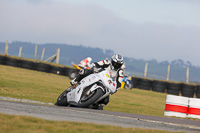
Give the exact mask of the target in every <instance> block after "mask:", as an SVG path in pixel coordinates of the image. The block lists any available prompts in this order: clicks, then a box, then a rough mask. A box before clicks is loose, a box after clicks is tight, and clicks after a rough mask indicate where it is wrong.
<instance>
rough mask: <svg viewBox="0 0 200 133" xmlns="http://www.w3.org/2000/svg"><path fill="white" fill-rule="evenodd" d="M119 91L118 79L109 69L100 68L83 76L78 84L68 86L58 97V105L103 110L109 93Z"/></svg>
mask: <svg viewBox="0 0 200 133" xmlns="http://www.w3.org/2000/svg"><path fill="white" fill-rule="evenodd" d="M116 91H117V84H116V81H114V80H113V78H112V77H111V75H110V73H109V71H108V70H107V69H100V70H99V72H98V73H93V74H90V75H88V76H86V77H85V78H83V79H82V80H81V81H80V82H79V83H78V84H77V85H75V86H70V87H69V88H67V89H66V90H65V91H64V92H63V93H62V94H61V95H60V96H59V97H58V99H57V102H56V103H55V105H57V106H72V107H80V108H92V109H100V110H103V106H104V105H107V104H108V102H109V95H110V94H114V93H115V92H116Z"/></svg>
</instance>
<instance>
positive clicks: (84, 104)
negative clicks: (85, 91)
mask: <svg viewBox="0 0 200 133" xmlns="http://www.w3.org/2000/svg"><path fill="white" fill-rule="evenodd" d="M102 95H103V90H102V89H101V88H97V89H96V90H94V92H92V94H91V95H89V97H88V99H86V100H85V97H84V98H82V99H81V100H80V102H79V103H78V104H77V107H80V108H88V107H89V106H90V105H92V104H94V103H95V102H96V100H98V99H99V98H100V97H101V96H102Z"/></svg>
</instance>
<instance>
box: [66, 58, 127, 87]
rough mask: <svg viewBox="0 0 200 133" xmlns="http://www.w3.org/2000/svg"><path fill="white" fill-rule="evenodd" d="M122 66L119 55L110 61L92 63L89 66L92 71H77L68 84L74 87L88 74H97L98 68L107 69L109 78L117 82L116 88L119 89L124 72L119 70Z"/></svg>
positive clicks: (122, 62) (121, 59) (122, 61)
mask: <svg viewBox="0 0 200 133" xmlns="http://www.w3.org/2000/svg"><path fill="white" fill-rule="evenodd" d="M123 64H124V60H123V57H122V56H121V55H119V54H114V55H113V56H112V57H111V61H109V60H108V59H106V60H102V61H99V62H95V63H93V64H92V65H91V66H92V67H91V68H92V69H81V70H80V71H79V74H78V75H77V76H76V78H74V79H73V80H71V82H70V84H71V85H72V86H74V85H76V84H77V83H78V82H79V81H81V79H83V78H84V77H86V76H88V75H89V74H92V73H94V72H98V69H99V68H103V69H104V68H107V69H108V71H109V72H110V74H111V76H112V77H113V78H114V80H116V82H117V88H118V89H119V88H120V86H121V82H122V79H123V76H124V71H123V69H121V66H122V65H123Z"/></svg>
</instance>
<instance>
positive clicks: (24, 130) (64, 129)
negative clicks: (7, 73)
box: [0, 114, 181, 133]
mask: <svg viewBox="0 0 200 133" xmlns="http://www.w3.org/2000/svg"><path fill="white" fill-rule="evenodd" d="M0 128H1V133H133V132H136V133H169V132H168V131H161V130H150V129H139V128H122V127H119V126H108V125H100V124H98V125H97V124H91V123H81V122H67V121H50V120H44V119H39V118H33V117H28V116H15V115H4V114H0ZM179 133H181V132H179Z"/></svg>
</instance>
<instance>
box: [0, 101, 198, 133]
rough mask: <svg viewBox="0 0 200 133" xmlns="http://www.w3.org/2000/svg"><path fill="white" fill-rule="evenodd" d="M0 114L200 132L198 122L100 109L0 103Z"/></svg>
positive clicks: (9, 102)
mask: <svg viewBox="0 0 200 133" xmlns="http://www.w3.org/2000/svg"><path fill="white" fill-rule="evenodd" d="M0 113H4V114H14V115H25V116H33V117H38V118H43V119H47V120H57V121H63V120H64V121H76V122H87V123H95V124H105V125H117V126H121V127H133V128H135V127H137V128H148V129H159V130H168V131H185V132H200V121H195V120H185V119H176V118H165V117H156V116H147V115H137V114H129V113H119V112H111V111H102V110H92V109H82V108H72V107H58V106H52V105H40V104H31V103H22V102H11V101H3V100H0Z"/></svg>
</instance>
